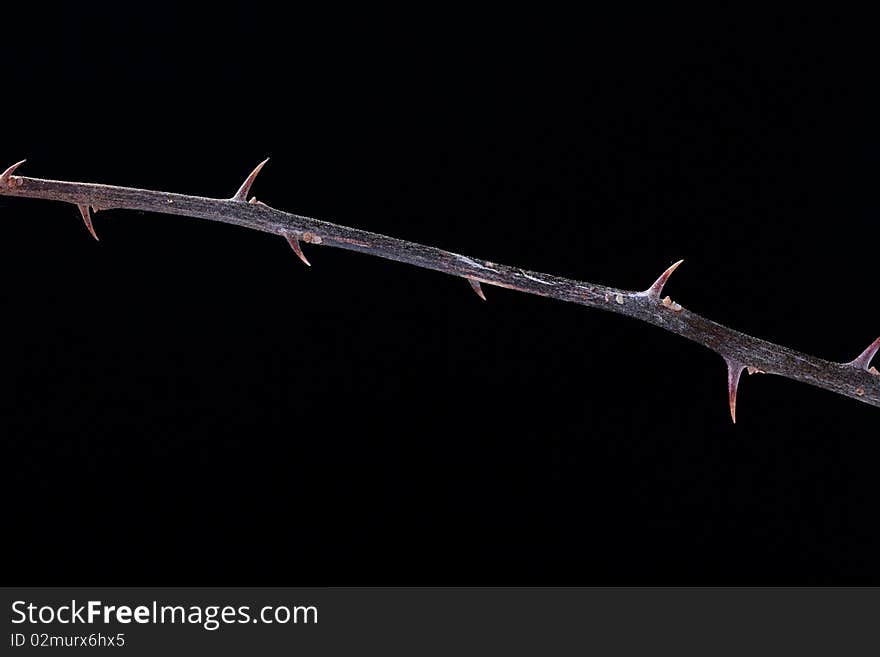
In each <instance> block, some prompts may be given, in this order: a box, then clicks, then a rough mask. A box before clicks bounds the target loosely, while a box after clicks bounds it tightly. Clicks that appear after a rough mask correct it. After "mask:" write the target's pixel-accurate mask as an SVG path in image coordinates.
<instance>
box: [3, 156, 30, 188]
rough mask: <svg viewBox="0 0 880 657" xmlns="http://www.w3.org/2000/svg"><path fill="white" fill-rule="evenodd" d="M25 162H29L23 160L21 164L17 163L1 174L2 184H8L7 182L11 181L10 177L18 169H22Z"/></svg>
mask: <svg viewBox="0 0 880 657" xmlns="http://www.w3.org/2000/svg"><path fill="white" fill-rule="evenodd" d="M25 162H27V160H21V161H20V162H16V163H15V164H13V165H12V166H11V167H9V168H8V169H6V171H4V172H3V173H0V183H6V182H7V181H8V180H9V176H11V175H12V173H13V172H14V171H15V170H16V169H17V168H18V167H20V166H21V165H22V164H24V163H25Z"/></svg>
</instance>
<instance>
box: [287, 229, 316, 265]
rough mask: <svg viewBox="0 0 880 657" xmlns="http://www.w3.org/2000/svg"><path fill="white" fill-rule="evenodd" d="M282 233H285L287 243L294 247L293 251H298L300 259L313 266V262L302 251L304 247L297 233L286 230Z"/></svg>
mask: <svg viewBox="0 0 880 657" xmlns="http://www.w3.org/2000/svg"><path fill="white" fill-rule="evenodd" d="M281 234H282V235H284V239H286V240H287V243H288V244H290V248H291V249H293V252H294V253H296V255H297V256H298V257H299V259H300V260H302V261H303V262H304V263H305V264H306V265H308V266H309V267H311V266H312V263H310V262H309V261H308V259H307V258H306V256H305V254H304V253H303V252H302V247H301V246H300V245H299V240H298V239H297V237H296V235H293V234H291V233H288V232H286V231H285V232H283V233H281Z"/></svg>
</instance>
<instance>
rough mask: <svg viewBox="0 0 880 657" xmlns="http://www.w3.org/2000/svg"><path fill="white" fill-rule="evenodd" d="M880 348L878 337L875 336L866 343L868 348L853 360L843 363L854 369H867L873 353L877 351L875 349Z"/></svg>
mask: <svg viewBox="0 0 880 657" xmlns="http://www.w3.org/2000/svg"><path fill="white" fill-rule="evenodd" d="M878 349H880V338H877V339H876V340H874V342H872V343H871V344H869V345H868V348H867V349H865V350H864V351H863V352H862V353H861V354H859V356H858V358H856V359H855V360H851V361H850V362H848V363H845V365H849V366H850V367H855V368H856V369H860V370H865V371H866V372H867V371H868V365H870V364H871V359H872V358H873V357H874V354H876V353H877V350H878Z"/></svg>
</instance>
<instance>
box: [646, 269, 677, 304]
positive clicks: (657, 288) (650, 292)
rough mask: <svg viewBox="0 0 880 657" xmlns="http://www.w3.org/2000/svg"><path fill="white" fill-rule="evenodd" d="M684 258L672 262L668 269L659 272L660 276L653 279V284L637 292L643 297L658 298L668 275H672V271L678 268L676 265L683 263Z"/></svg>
mask: <svg viewBox="0 0 880 657" xmlns="http://www.w3.org/2000/svg"><path fill="white" fill-rule="evenodd" d="M683 262H684V260H683V259H682V260H679V261H678V262H676V263H675V264H673V265H672V266H671V267H670V268H669V269H667V270H666V271H665V272H663V273H662V274H660V278H658V279H657V280H656V281H654V284H653V285H652V286H651V287H649V288H648V289H647V290H645V291H644V292H640V293H639V294H640V295H641V296H644V297H650V298H652V299H656V300H657V301H659V300H660V293H661V292H663V286H664V285H666V281H668V280H669V277H670V276H672V272H674V271H675V270H676V269H678V266H679V265H680V264H681V263H683Z"/></svg>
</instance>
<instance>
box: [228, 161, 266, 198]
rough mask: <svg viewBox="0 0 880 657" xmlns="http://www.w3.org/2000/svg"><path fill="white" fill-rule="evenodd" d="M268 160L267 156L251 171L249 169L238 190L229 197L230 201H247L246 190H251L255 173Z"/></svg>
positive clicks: (255, 177)
mask: <svg viewBox="0 0 880 657" xmlns="http://www.w3.org/2000/svg"><path fill="white" fill-rule="evenodd" d="M268 161H269V158H268V157H267V158H266V159H265V160H263V161H262V162H260V163H259V164H258V165H257V166H256V167H255V168H254V170H253V171H251V173H250V175H249V176H248V177H247V178H245V180H244V182H243V183H242V184H241V187H239V188H238V191H237V192H235V195H234V196H233V197H232V198H231V199H230V200H232V201H240V202H242V203H246V202H247V195H248V192H249V191H250V190H251V185H253V184H254V180H256V179H257V174H259V173H260V171H261V170H262V168H263V167H264V166H266V162H268Z"/></svg>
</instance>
